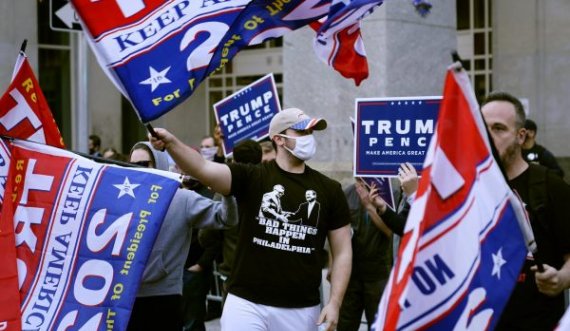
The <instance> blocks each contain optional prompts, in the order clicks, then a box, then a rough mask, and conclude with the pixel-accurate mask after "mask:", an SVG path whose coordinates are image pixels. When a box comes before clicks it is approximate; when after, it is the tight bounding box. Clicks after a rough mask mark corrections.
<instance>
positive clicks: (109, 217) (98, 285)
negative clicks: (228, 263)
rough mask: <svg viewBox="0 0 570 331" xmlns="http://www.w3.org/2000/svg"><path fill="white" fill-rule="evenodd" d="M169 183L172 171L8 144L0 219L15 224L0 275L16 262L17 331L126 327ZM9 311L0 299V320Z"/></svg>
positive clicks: (1, 296)
mask: <svg viewBox="0 0 570 331" xmlns="http://www.w3.org/2000/svg"><path fill="white" fill-rule="evenodd" d="M178 186H179V182H178V181H177V180H176V175H175V174H170V173H166V172H160V171H157V170H153V169H144V170H142V169H128V168H122V167H118V166H112V165H102V164H98V163H95V162H93V161H90V160H87V159H85V158H82V157H80V156H77V155H75V154H73V153H70V152H68V151H65V150H62V149H56V148H53V147H49V146H45V145H38V144H32V143H29V142H22V141H17V142H14V143H13V147H12V162H11V166H10V174H9V177H8V183H7V187H6V196H7V197H10V199H6V200H5V202H4V206H3V210H2V215H1V218H0V222H1V225H2V227H4V226H8V224H9V225H11V226H12V227H13V229H14V233H13V239H12V241H13V244H14V245H15V247H16V256H15V257H14V256H13V257H12V258H13V260H12V261H11V263H10V264H8V266H9V267H10V270H6V268H7V267H6V265H3V267H2V268H0V273H1V276H4V275H5V274H7V273H8V274H9V275H13V273H14V267H15V266H16V265H17V276H18V277H17V278H18V282H17V283H16V290H18V288H19V299H20V304H19V305H17V306H16V307H20V311H21V326H22V329H24V330H68V329H73V330H109V329H113V330H125V329H126V326H127V324H128V320H129V316H130V311H131V307H132V304H133V302H134V300H135V296H136V293H137V290H138V287H139V284H140V279H141V277H142V273H143V270H144V268H145V264H146V261H147V259H148V256H149V254H150V250H151V248H152V246H153V244H154V241H155V239H156V236H157V234H158V231H159V229H160V226H161V224H162V220H163V218H164V215H165V214H166V211H167V209H168V206H169V204H170V201H171V199H172V196H173V195H174V193H175V192H176V190H177V189H178ZM1 256H2V257H3V256H4V253H3V254H2V255H1ZM0 279H2V277H0ZM9 290H10V291H7V289H6V288H3V290H2V291H1V292H0V302H4V300H5V299H6V297H7V296H8V295H13V294H14V293H13V292H14V289H13V288H9ZM16 293H17V292H16ZM16 297H18V296H16ZM13 308H14V307H12V306H5V305H1V306H0V320H4V319H3V318H4V316H6V315H7V313H9V311H7V310H10V309H13ZM10 330H13V329H10Z"/></svg>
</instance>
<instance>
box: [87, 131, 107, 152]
mask: <svg viewBox="0 0 570 331" xmlns="http://www.w3.org/2000/svg"><path fill="white" fill-rule="evenodd" d="M88 147H89V155H91V156H97V157H102V156H103V155H102V154H101V138H100V137H99V136H98V135H96V134H92V135H90V136H89V145H88Z"/></svg>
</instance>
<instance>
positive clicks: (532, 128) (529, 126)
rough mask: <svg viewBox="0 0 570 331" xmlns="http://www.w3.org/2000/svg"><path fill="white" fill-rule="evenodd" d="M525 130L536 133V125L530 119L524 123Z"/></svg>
mask: <svg viewBox="0 0 570 331" xmlns="http://www.w3.org/2000/svg"><path fill="white" fill-rule="evenodd" d="M524 128H525V129H527V130H530V131H534V132H536V123H535V122H534V121H533V120H529V119H528V118H527V119H526V121H524Z"/></svg>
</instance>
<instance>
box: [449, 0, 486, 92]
mask: <svg viewBox="0 0 570 331" xmlns="http://www.w3.org/2000/svg"><path fill="white" fill-rule="evenodd" d="M456 4H457V45H458V52H459V55H460V56H461V58H462V59H463V60H464V61H465V65H464V66H465V70H467V72H468V73H469V78H471V82H472V83H473V88H474V90H475V95H476V96H477V98H478V99H481V98H483V97H484V96H485V95H487V94H488V93H489V92H490V91H492V89H493V84H492V80H491V78H492V73H493V49H492V20H491V17H492V15H491V14H492V12H491V8H492V0H456Z"/></svg>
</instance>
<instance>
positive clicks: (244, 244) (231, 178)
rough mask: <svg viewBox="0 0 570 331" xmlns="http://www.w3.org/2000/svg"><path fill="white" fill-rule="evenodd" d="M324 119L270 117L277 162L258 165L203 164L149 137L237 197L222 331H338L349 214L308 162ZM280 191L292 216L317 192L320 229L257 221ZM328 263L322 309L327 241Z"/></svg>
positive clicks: (175, 145) (165, 138)
mask: <svg viewBox="0 0 570 331" xmlns="http://www.w3.org/2000/svg"><path fill="white" fill-rule="evenodd" d="M326 125H327V124H326V122H325V121H324V120H323V119H319V118H311V117H309V116H307V115H306V114H305V113H304V112H303V111H301V110H300V109H296V108H289V109H285V110H283V111H280V112H278V113H277V114H276V115H275V116H273V118H272V120H271V123H270V125H269V136H270V138H271V139H272V141H273V143H274V144H275V145H276V147H277V157H276V159H275V160H274V161H271V162H266V163H261V164H257V165H245V164H237V163H235V164H230V165H225V164H220V163H214V162H210V161H206V160H204V158H202V156H201V155H200V154H199V153H197V152H196V151H194V150H192V149H191V148H189V147H188V146H186V145H184V144H183V143H182V142H181V141H180V140H178V139H177V138H176V137H175V136H173V135H172V134H171V133H169V132H168V131H166V130H164V129H160V128H156V129H155V132H156V133H157V137H158V138H155V137H152V136H149V139H150V140H151V142H152V144H153V147H154V148H156V149H159V150H162V149H166V150H167V151H168V153H169V154H170V155H171V156H172V158H173V159H174V160H175V161H176V163H177V164H178V165H180V167H181V168H182V169H183V170H185V171H186V172H188V173H189V174H190V175H192V176H193V177H196V178H197V179H198V180H200V181H201V182H202V183H204V184H205V185H208V186H209V187H211V188H212V189H213V190H214V191H216V192H218V193H221V194H224V195H227V194H232V195H234V196H235V197H236V199H237V202H238V206H239V211H240V216H241V217H240V219H241V220H242V221H243V223H241V224H240V229H239V241H238V245H237V248H236V257H235V262H234V264H233V269H232V277H231V280H230V284H229V294H228V297H227V300H226V302H225V305H224V311H223V313H222V319H221V324H222V330H224V331H225V330H228V331H229V330H232V331H233V330H239V331H242V330H243V331H246V330H247V331H249V330H252V329H254V328H256V329H258V330H266V331H269V330H296V331H302V330H307V331H309V330H315V329H316V328H317V325H321V326H322V327H324V329H325V330H326V331H332V330H334V329H335V328H336V324H337V321H338V310H339V307H340V303H341V302H342V298H343V296H344V292H345V290H346V286H347V285H348V280H349V278H350V270H351V265H352V248H351V244H350V226H349V224H348V223H349V220H350V214H349V211H348V206H347V203H346V199H345V197H344V195H343V193H342V189H341V186H340V183H338V182H337V181H335V180H332V179H330V178H328V177H326V176H325V175H323V174H321V173H319V172H318V171H316V170H313V169H312V168H311V167H309V166H308V165H307V164H306V163H305V161H307V160H309V159H310V158H311V157H313V156H314V155H315V153H316V151H317V148H316V142H315V138H314V136H313V135H312V133H313V130H323V129H325V128H326ZM276 185H282V186H283V188H284V195H283V196H282V197H281V198H280V203H281V204H282V207H283V210H287V211H291V210H296V209H297V208H298V206H299V205H300V204H301V203H303V202H306V197H305V192H306V191H307V190H314V191H315V192H317V197H318V198H317V199H318V202H319V203H320V206H321V207H320V216H319V217H320V219H319V221H318V226H317V227H312V226H307V225H299V224H294V223H288V222H287V220H286V219H285V220H282V219H278V218H274V217H270V216H267V215H264V216H263V217H259V211H260V209H261V205H262V201H263V195H264V194H266V193H267V192H271V191H272V190H273V189H274V187H275V186H276ZM327 238H328V240H329V243H330V247H331V253H332V257H333V264H332V267H331V268H332V272H331V292H330V297H329V301H328V303H325V304H324V306H322V307H321V305H320V292H319V285H320V283H321V278H322V269H321V267H322V262H323V261H322V260H323V254H322V253H323V251H324V244H325V239H327Z"/></svg>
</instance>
